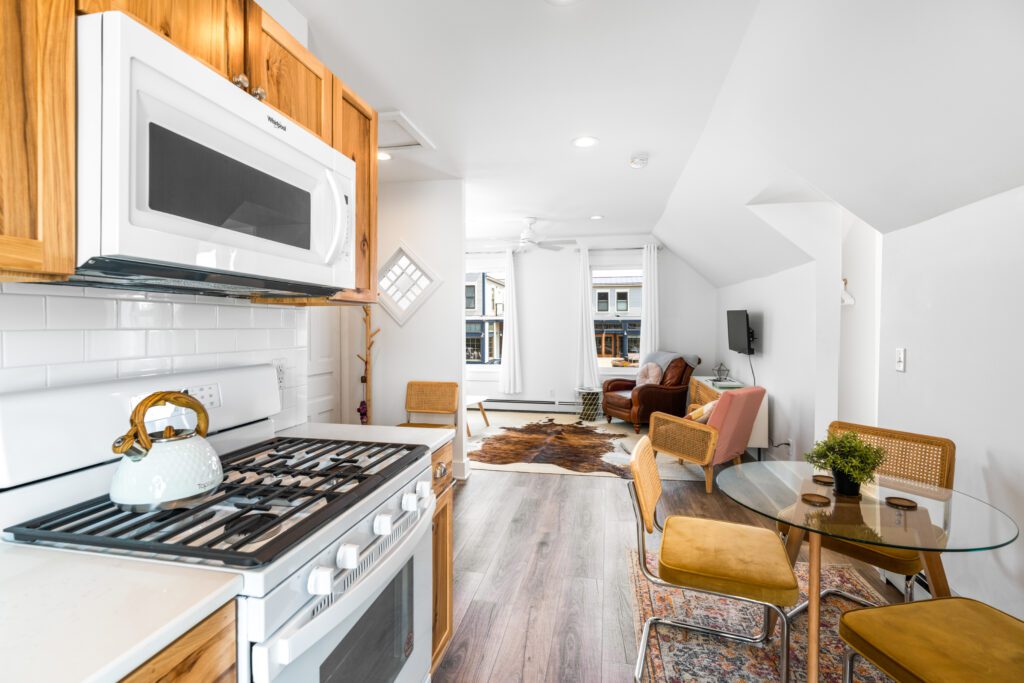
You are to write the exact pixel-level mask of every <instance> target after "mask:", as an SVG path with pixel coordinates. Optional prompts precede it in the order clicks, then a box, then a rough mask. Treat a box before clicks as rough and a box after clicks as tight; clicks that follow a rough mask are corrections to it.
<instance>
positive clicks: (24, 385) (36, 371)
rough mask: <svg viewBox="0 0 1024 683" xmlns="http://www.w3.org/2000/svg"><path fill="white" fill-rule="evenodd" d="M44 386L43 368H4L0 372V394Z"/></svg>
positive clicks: (44, 375)
mask: <svg viewBox="0 0 1024 683" xmlns="http://www.w3.org/2000/svg"><path fill="white" fill-rule="evenodd" d="M45 386H46V368H45V367H39V366H34V367H27V368H4V369H2V370H0V392H2V393H7V392H10V391H29V390H32V389H42V388H43V387H45Z"/></svg>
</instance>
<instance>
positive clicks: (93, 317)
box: [46, 296, 117, 330]
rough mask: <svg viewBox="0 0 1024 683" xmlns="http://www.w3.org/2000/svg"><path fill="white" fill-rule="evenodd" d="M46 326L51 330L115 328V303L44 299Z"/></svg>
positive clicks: (106, 300) (89, 300) (56, 298)
mask: <svg viewBox="0 0 1024 683" xmlns="http://www.w3.org/2000/svg"><path fill="white" fill-rule="evenodd" d="M46 326H47V327H48V328H50V329H51V330H101V329H106V328H114V327H117V302H116V301H112V300H110V299H86V298H85V297H67V296H48V297H46Z"/></svg>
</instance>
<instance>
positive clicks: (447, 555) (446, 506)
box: [430, 486, 455, 672]
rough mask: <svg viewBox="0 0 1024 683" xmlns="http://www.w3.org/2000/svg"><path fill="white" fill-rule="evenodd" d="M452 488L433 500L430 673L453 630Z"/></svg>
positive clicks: (438, 661)
mask: <svg viewBox="0 0 1024 683" xmlns="http://www.w3.org/2000/svg"><path fill="white" fill-rule="evenodd" d="M454 501H455V487H454V486H449V487H448V488H447V489H446V490H445V492H444V493H442V494H441V495H440V496H438V497H437V508H436V509H435V510H434V649H433V656H432V657H431V659H430V671H431V672H433V671H434V670H435V669H437V665H438V664H439V663H440V662H441V658H442V657H443V656H444V651H445V650H446V649H447V648H448V643H449V642H451V639H452V631H453V630H454V623H453V621H454V617H453V614H452V578H453V573H452V550H453V548H454V547H455V545H454V542H453V538H452V519H453V518H452V512H453V505H454Z"/></svg>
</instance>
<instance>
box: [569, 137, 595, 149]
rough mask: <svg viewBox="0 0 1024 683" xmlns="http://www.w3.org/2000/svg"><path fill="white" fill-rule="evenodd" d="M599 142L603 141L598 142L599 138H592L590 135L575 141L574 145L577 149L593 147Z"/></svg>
mask: <svg viewBox="0 0 1024 683" xmlns="http://www.w3.org/2000/svg"><path fill="white" fill-rule="evenodd" d="M599 142H601V141H600V140H598V139H597V138H592V137H590V136H589V135H584V136H583V137H579V138H576V139H575V140H573V141H572V144H573V146H575V147H593V146H594V145H596V144H597V143H599Z"/></svg>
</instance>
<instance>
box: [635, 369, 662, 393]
mask: <svg viewBox="0 0 1024 683" xmlns="http://www.w3.org/2000/svg"><path fill="white" fill-rule="evenodd" d="M661 375H662V372H661V366H660V365H658V364H657V363H647V364H646V365H644V366H643V367H641V368H640V369H639V370H638V371H637V373H636V386H638V387H639V386H641V385H644V384H658V383H659V382H661Z"/></svg>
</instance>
